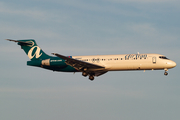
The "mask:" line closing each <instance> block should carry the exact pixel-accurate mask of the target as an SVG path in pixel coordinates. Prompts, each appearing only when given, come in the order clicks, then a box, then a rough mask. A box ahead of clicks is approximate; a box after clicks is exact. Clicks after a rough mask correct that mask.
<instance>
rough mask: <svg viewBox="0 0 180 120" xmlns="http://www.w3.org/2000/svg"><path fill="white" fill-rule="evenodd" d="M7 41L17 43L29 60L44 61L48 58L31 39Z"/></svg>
mask: <svg viewBox="0 0 180 120" xmlns="http://www.w3.org/2000/svg"><path fill="white" fill-rule="evenodd" d="M7 40H9V41H13V42H17V43H18V45H20V46H21V48H22V49H23V50H24V51H25V53H26V54H27V55H28V57H29V59H31V60H44V59H48V58H50V56H49V55H47V54H46V53H45V52H44V51H43V50H42V49H41V48H40V47H39V46H38V45H37V44H36V41H35V40H33V39H28V40H10V39H7Z"/></svg>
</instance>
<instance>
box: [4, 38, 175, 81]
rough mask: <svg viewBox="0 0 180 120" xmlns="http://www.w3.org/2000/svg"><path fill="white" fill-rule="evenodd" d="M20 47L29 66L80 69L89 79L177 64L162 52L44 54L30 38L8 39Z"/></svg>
mask: <svg viewBox="0 0 180 120" xmlns="http://www.w3.org/2000/svg"><path fill="white" fill-rule="evenodd" d="M6 40H8V41H13V42H16V43H17V44H18V45H20V46H21V49H23V50H24V51H25V53H26V54H27V55H28V57H29V59H30V61H27V65H28V66H34V67H41V68H44V69H48V70H52V71H59V72H74V73H75V72H82V75H83V76H85V77H86V76H89V79H90V80H91V81H93V80H94V77H95V76H96V77H98V76H100V75H103V74H105V73H107V72H108V71H130V70H144V71H145V70H164V71H165V72H164V75H166V76H167V75H168V73H167V71H168V69H171V68H174V67H175V66H176V63H175V62H174V61H172V60H170V59H168V58H167V57H165V56H164V55H161V54H139V53H138V54H119V55H91V56H64V55H61V54H58V53H52V54H53V55H54V56H49V55H47V54H46V53H45V52H44V51H43V50H42V49H41V48H40V47H39V46H38V45H37V44H36V41H35V40H33V39H26V40H11V39H6Z"/></svg>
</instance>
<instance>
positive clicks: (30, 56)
mask: <svg viewBox="0 0 180 120" xmlns="http://www.w3.org/2000/svg"><path fill="white" fill-rule="evenodd" d="M35 48H37V49H36V51H35V53H34V55H32V53H33V50H34V49H35ZM40 52H41V48H40V47H38V46H34V47H32V48H31V49H30V50H29V52H28V57H29V58H30V59H32V58H34V57H36V59H37V58H39V57H41V55H42V53H40Z"/></svg>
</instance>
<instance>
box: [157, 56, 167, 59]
mask: <svg viewBox="0 0 180 120" xmlns="http://www.w3.org/2000/svg"><path fill="white" fill-rule="evenodd" d="M159 58H161V59H168V58H167V57H165V56H159Z"/></svg>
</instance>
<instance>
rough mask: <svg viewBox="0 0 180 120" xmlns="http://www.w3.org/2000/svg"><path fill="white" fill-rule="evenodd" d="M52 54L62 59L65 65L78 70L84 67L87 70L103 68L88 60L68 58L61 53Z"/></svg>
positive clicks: (82, 69)
mask: <svg viewBox="0 0 180 120" xmlns="http://www.w3.org/2000/svg"><path fill="white" fill-rule="evenodd" d="M52 54H53V55H56V56H57V57H59V58H61V59H64V60H65V63H66V64H67V65H70V66H72V67H74V68H75V69H77V70H79V71H84V70H85V69H86V70H89V71H90V70H103V69H104V68H105V67H103V66H99V65H95V64H91V63H88V62H84V61H80V60H76V59H73V58H69V57H66V56H63V55H60V54H57V53H52Z"/></svg>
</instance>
